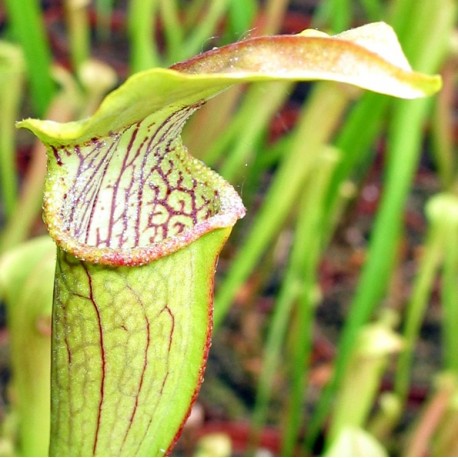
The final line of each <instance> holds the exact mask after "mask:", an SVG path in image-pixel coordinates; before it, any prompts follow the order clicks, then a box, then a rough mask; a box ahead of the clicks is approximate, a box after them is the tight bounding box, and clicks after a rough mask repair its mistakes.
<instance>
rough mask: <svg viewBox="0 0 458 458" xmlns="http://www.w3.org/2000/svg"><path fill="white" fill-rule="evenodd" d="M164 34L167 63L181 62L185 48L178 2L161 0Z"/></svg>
mask: <svg viewBox="0 0 458 458" xmlns="http://www.w3.org/2000/svg"><path fill="white" fill-rule="evenodd" d="M159 4H160V11H161V17H162V21H163V23H164V24H163V25H164V34H165V39H166V43H167V62H168V63H170V64H173V63H175V62H176V61H177V60H179V57H180V52H181V48H182V46H183V29H182V27H181V24H180V19H179V15H178V5H177V2H176V0H159Z"/></svg>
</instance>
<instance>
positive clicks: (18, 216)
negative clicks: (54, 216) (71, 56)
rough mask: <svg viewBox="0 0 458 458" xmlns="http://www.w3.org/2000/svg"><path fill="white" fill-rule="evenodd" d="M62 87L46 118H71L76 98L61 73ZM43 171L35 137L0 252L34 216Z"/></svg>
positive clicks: (23, 236) (43, 150)
mask: <svg viewBox="0 0 458 458" xmlns="http://www.w3.org/2000/svg"><path fill="white" fill-rule="evenodd" d="M60 79H61V82H62V83H63V89H62V92H61V93H60V94H58V95H57V96H56V97H55V99H54V100H53V102H52V103H51V105H50V107H49V111H48V113H47V115H46V116H47V118H48V119H52V120H57V121H62V122H65V121H70V120H71V119H74V117H75V112H76V109H77V106H78V102H79V98H78V94H77V93H76V92H75V90H76V88H75V87H74V84H73V83H74V82H73V80H72V79H71V78H70V79H69V80H68V81H67V82H66V81H65V80H64V79H63V78H62V76H61V78H60ZM45 174H46V148H45V147H44V146H43V144H42V143H41V142H39V141H38V140H37V141H36V142H35V143H34V146H33V149H32V161H31V163H30V165H29V168H28V169H27V172H26V176H25V178H24V185H23V187H22V189H21V194H20V197H19V200H18V203H17V205H16V208H15V211H14V212H13V214H12V215H11V218H10V219H9V220H8V222H7V225H6V227H5V228H4V229H3V231H2V233H1V234H0V253H3V252H4V251H6V250H8V249H10V248H12V247H14V246H16V245H18V244H19V243H20V242H22V241H23V240H25V239H26V238H27V236H28V235H29V233H30V230H31V228H32V226H33V224H34V222H35V221H36V219H37V216H38V214H39V212H40V210H41V206H42V200H43V184H44V178H45Z"/></svg>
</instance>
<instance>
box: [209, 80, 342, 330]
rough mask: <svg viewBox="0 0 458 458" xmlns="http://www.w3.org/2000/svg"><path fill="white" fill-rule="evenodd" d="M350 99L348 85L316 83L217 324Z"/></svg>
mask: <svg viewBox="0 0 458 458" xmlns="http://www.w3.org/2000/svg"><path fill="white" fill-rule="evenodd" d="M349 100H350V96H349V89H348V88H347V87H343V86H341V85H338V84H333V83H319V84H317V85H316V86H315V88H314V91H313V93H312V94H311V96H310V99H309V102H308V103H307V105H306V108H305V109H304V111H303V112H302V114H301V118H300V119H299V120H298V123H297V128H296V131H295V138H294V141H293V145H292V148H291V151H290V152H289V154H288V155H286V156H285V158H284V160H283V162H282V163H281V164H280V166H279V169H278V171H277V173H276V175H275V178H274V181H273V183H272V185H271V187H270V189H269V190H268V191H267V194H266V197H265V201H264V204H263V206H262V208H261V209H260V211H259V213H258V215H257V218H256V221H255V222H254V225H253V227H252V229H251V232H250V233H249V235H248V238H247V240H246V241H245V243H244V244H243V245H242V247H241V248H240V250H239V251H238V254H237V255H236V258H235V259H234V261H233V263H232V265H231V269H230V270H229V272H228V273H227V276H226V278H225V279H224V281H223V282H222V284H221V285H220V287H219V289H218V291H217V294H216V297H215V328H218V326H219V325H221V323H222V320H223V319H224V317H225V315H226V313H227V311H228V309H229V307H230V305H231V303H232V300H233V298H234V296H235V294H236V292H237V290H238V289H239V288H240V286H241V285H242V284H243V282H244V281H245V280H246V279H247V277H248V276H249V275H250V272H252V270H253V268H254V266H255V265H256V264H257V262H259V259H260V257H261V256H262V254H263V253H264V251H265V250H266V249H267V247H268V245H269V243H270V242H271V241H272V239H273V238H274V236H275V234H276V233H278V231H279V230H280V228H281V226H282V225H283V223H284V221H285V219H286V217H287V216H288V214H289V212H290V211H291V209H292V207H293V205H294V204H295V203H296V199H297V196H298V195H299V192H300V189H301V185H302V184H303V183H304V180H305V177H306V176H307V175H309V174H310V170H311V168H312V165H313V163H314V161H315V160H316V157H317V154H319V152H320V151H321V148H322V146H323V144H324V143H325V142H327V141H328V140H329V138H330V137H331V135H332V133H333V132H334V129H335V127H336V125H337V124H338V121H339V120H340V117H341V115H342V113H343V111H344V110H345V108H346V106H347V104H348V102H349ZM323 113H325V114H326V116H323ZM299 165H300V166H299Z"/></svg>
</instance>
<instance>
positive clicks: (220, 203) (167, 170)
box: [44, 106, 245, 266]
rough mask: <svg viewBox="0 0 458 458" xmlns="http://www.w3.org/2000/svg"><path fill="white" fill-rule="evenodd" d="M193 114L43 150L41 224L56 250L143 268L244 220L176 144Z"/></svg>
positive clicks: (230, 198) (223, 185)
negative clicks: (45, 164)
mask: <svg viewBox="0 0 458 458" xmlns="http://www.w3.org/2000/svg"><path fill="white" fill-rule="evenodd" d="M195 109H196V107H195V106H194V107H185V108H182V109H178V110H176V111H175V112H174V113H173V114H170V113H169V114H168V115H167V116H165V117H164V119H162V120H161V119H159V120H158V116H157V114H155V116H154V118H153V119H151V118H150V117H147V118H146V119H145V120H143V121H141V122H138V123H136V124H134V125H132V126H129V127H127V128H126V129H124V130H122V131H121V132H118V133H113V134H110V135H109V136H107V137H104V138H94V139H91V140H89V141H87V142H85V143H82V144H74V145H66V146H60V147H56V146H50V147H49V150H48V168H52V172H53V173H49V174H48V180H47V182H46V185H45V196H44V216H45V221H46V224H47V226H48V229H49V232H50V235H51V236H52V237H53V239H54V240H55V242H56V243H57V245H58V246H59V247H60V248H62V249H63V250H65V251H67V252H69V253H70V254H72V255H73V256H75V257H77V258H79V259H81V260H85V261H89V262H91V263H99V264H105V265H113V266H119V265H124V266H134V265H143V264H147V263H149V262H151V261H153V260H155V259H157V258H160V257H162V256H166V255H168V254H171V253H173V252H175V251H177V250H179V249H180V248H182V247H184V246H187V245H189V244H190V243H191V242H193V241H194V240H196V239H197V238H199V237H201V236H203V235H204V234H206V233H208V232H210V231H212V230H215V229H218V228H227V227H232V226H233V225H234V224H235V222H236V220H237V219H239V218H241V217H243V216H244V214H245V208H244V206H243V204H242V201H241V199H240V197H239V196H238V194H237V192H236V191H235V189H234V188H233V187H232V186H231V185H230V184H229V183H227V182H226V181H225V180H224V179H223V178H222V177H220V176H219V175H218V174H216V173H215V172H213V171H212V170H211V169H209V168H208V167H206V166H205V165H204V164H203V163H202V162H200V161H199V160H197V159H195V158H193V157H192V156H191V155H190V154H189V153H188V152H187V150H186V148H185V147H184V146H183V145H182V143H181V139H180V135H179V134H180V132H181V129H182V126H183V124H184V122H185V121H186V119H187V118H188V117H189V116H190V114H191V113H192V112H193V111H195Z"/></svg>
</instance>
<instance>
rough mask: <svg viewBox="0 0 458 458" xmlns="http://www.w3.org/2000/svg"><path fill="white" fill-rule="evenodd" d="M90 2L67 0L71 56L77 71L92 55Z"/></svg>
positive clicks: (66, 11) (66, 9) (66, 8)
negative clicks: (89, 17)
mask: <svg viewBox="0 0 458 458" xmlns="http://www.w3.org/2000/svg"><path fill="white" fill-rule="evenodd" d="M88 4H89V2H88V1H83V2H81V0H76V1H75V0H66V1H65V13H66V18H67V28H68V39H69V43H70V56H71V60H72V66H73V69H74V70H75V71H77V70H78V69H79V68H80V67H81V64H82V63H83V62H85V61H87V60H88V59H89V55H90V46H91V45H90V38H89V34H90V31H89V23H88V22H89V21H88V17H87V14H88V13H87V7H88Z"/></svg>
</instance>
